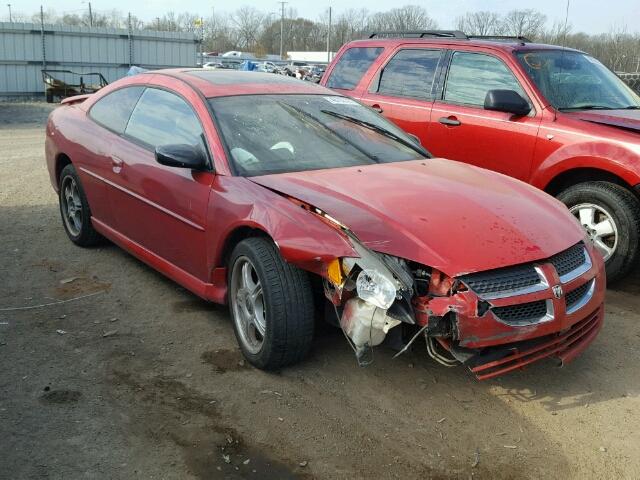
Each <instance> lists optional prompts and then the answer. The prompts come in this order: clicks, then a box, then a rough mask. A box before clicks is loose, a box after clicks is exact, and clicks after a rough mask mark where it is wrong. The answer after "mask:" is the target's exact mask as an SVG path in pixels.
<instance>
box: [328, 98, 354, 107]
mask: <svg viewBox="0 0 640 480" xmlns="http://www.w3.org/2000/svg"><path fill="white" fill-rule="evenodd" d="M324 99H325V100H326V101H327V102H329V103H333V104H334V105H358V102H356V101H355V100H351V99H350V98H347V97H324Z"/></svg>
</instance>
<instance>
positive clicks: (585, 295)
mask: <svg viewBox="0 0 640 480" xmlns="http://www.w3.org/2000/svg"><path fill="white" fill-rule="evenodd" d="M594 289H595V279H593V280H591V281H590V282H587V283H585V284H583V285H580V286H579V287H578V288H574V289H573V290H571V291H570V292H569V293H567V294H566V295H565V302H566V304H567V313H573V312H575V311H577V310H579V309H580V308H582V307H583V306H585V305H586V304H587V302H588V301H589V300H591V297H592V296H593V292H594Z"/></svg>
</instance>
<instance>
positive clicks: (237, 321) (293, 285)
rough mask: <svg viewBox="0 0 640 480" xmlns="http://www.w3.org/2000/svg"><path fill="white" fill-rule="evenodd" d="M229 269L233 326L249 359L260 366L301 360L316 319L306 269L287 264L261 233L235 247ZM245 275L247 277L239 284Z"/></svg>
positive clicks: (261, 367) (269, 368)
mask: <svg viewBox="0 0 640 480" xmlns="http://www.w3.org/2000/svg"><path fill="white" fill-rule="evenodd" d="M245 269H246V270H245ZM228 272H229V273H228V283H227V285H228V286H229V307H230V310H231V316H232V319H233V328H234V331H235V334H236V338H237V340H238V344H239V345H240V348H241V350H242V353H243V354H244V356H245V358H246V359H247V361H248V362H249V363H251V364H252V365H253V366H255V367H257V368H260V369H262V370H275V369H278V368H281V367H284V366H285V365H290V364H294V363H297V362H300V361H301V360H302V359H303V358H304V357H305V356H306V354H307V353H308V351H309V348H310V346H311V342H312V340H313V331H314V323H315V322H314V310H313V295H312V290H311V285H310V282H309V277H308V274H307V272H305V271H304V270H301V269H299V268H297V267H295V266H293V265H291V264H289V263H286V262H285V261H284V260H283V258H282V256H281V255H280V252H279V251H278V249H277V247H276V246H275V245H274V243H273V242H272V241H271V240H269V239H267V238H262V237H254V238H248V239H246V240H243V241H241V242H240V243H239V244H238V245H237V246H236V247H235V249H234V250H233V253H232V254H231V261H230V262H229V268H228ZM243 272H245V275H246V276H245V277H243ZM243 278H248V279H247V280H246V281H244V283H243ZM252 292H253V293H252ZM252 299H255V300H252Z"/></svg>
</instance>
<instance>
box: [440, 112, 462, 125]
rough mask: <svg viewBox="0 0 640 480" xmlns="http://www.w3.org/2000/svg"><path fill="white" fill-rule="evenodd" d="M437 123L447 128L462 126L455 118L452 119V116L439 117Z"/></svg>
mask: <svg viewBox="0 0 640 480" xmlns="http://www.w3.org/2000/svg"><path fill="white" fill-rule="evenodd" d="M438 121H439V122H440V123H441V124H443V125H446V126H447V127H457V126H459V125H462V122H461V121H460V120H458V119H457V118H456V117H454V116H453V115H451V116H449V117H440V118H439V119H438Z"/></svg>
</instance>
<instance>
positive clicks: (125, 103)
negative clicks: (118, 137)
mask: <svg viewBox="0 0 640 480" xmlns="http://www.w3.org/2000/svg"><path fill="white" fill-rule="evenodd" d="M143 90H144V87H125V88H121V89H119V90H116V91H115V92H112V93H109V94H107V95H105V96H104V97H102V98H101V99H100V100H98V101H97V102H96V103H95V104H94V105H93V106H92V107H91V110H90V111H89V116H90V117H91V118H92V119H93V120H95V121H96V122H98V123H99V124H100V125H102V126H103V127H106V128H108V129H109V130H113V131H114V132H116V133H118V134H122V133H124V130H125V128H126V127H127V122H128V121H129V117H130V116H131V112H133V108H134V107H135V106H136V103H137V102H138V99H139V98H140V95H141V94H142V91H143Z"/></svg>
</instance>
